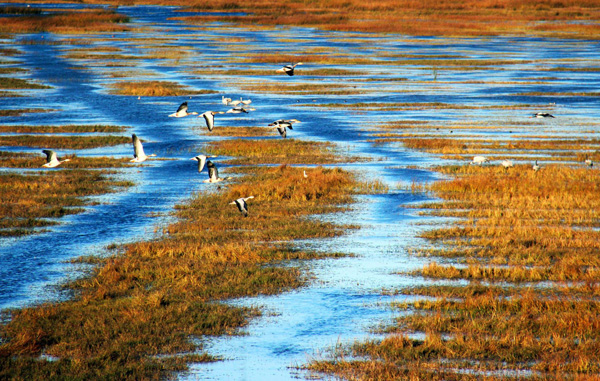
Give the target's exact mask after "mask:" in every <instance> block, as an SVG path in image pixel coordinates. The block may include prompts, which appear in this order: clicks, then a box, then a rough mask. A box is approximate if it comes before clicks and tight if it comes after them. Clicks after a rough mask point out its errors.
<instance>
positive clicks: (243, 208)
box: [229, 196, 254, 217]
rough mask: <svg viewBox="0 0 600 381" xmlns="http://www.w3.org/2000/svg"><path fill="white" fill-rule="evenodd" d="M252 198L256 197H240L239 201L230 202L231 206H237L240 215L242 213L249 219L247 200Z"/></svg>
mask: <svg viewBox="0 0 600 381" xmlns="http://www.w3.org/2000/svg"><path fill="white" fill-rule="evenodd" d="M251 198H254V196H248V197H240V198H238V199H237V200H234V201H232V202H230V203H229V205H236V206H237V207H238V209H239V211H240V213H242V214H243V215H244V217H248V204H247V203H246V200H250V199H251Z"/></svg>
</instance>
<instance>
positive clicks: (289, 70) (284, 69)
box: [277, 62, 302, 76]
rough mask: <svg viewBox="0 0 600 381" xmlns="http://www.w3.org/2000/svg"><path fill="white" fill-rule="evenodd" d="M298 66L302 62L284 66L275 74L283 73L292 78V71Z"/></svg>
mask: <svg viewBox="0 0 600 381" xmlns="http://www.w3.org/2000/svg"><path fill="white" fill-rule="evenodd" d="M298 65H302V62H298V63H295V64H289V65H285V66H284V67H282V68H281V69H277V72H278V73H285V74H287V75H289V76H292V75H294V69H295V68H296V66H298Z"/></svg>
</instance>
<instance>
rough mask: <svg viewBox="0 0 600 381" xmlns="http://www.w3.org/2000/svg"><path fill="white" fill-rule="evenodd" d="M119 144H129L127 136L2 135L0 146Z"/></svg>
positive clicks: (78, 147)
mask: <svg viewBox="0 0 600 381" xmlns="http://www.w3.org/2000/svg"><path fill="white" fill-rule="evenodd" d="M119 144H131V138H130V137H128V136H112V135H98V136H93V135H92V136H55V135H4V136H0V146H13V147H39V148H53V149H61V148H70V149H87V148H97V147H104V146H114V145H119Z"/></svg>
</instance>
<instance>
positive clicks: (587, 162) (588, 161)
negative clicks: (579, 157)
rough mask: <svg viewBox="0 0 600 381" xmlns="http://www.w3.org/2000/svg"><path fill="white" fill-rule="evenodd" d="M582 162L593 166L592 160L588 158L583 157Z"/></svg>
mask: <svg viewBox="0 0 600 381" xmlns="http://www.w3.org/2000/svg"><path fill="white" fill-rule="evenodd" d="M584 163H585V165H587V166H588V167H593V166H594V162H593V161H592V160H591V159H588V158H586V159H585V161H584Z"/></svg>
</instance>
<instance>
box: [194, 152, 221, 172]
mask: <svg viewBox="0 0 600 381" xmlns="http://www.w3.org/2000/svg"><path fill="white" fill-rule="evenodd" d="M209 157H216V156H213V155H208V156H207V155H198V156H195V157H193V158H191V159H190V160H196V161H197V162H198V172H202V170H203V169H204V165H205V164H206V159H208V158H209Z"/></svg>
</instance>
